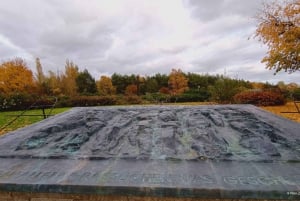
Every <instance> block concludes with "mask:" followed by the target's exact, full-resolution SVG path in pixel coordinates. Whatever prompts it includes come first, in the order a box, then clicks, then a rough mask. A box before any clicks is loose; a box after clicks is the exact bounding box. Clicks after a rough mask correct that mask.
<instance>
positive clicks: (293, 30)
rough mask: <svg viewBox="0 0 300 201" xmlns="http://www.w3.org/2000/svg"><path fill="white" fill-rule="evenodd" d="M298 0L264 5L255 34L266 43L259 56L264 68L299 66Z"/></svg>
mask: <svg viewBox="0 0 300 201" xmlns="http://www.w3.org/2000/svg"><path fill="white" fill-rule="evenodd" d="M299 13H300V0H292V1H287V2H286V3H285V4H281V3H280V2H276V1H274V2H270V3H268V4H264V7H263V10H262V12H260V13H259V14H258V15H257V16H256V19H257V21H258V25H257V29H256V34H255V37H257V38H258V39H259V40H260V41H262V42H263V43H264V44H266V45H267V46H268V48H269V49H268V52H267V55H266V56H265V57H264V58H263V59H262V62H263V63H266V67H267V69H270V70H272V69H273V70H275V74H276V73H277V72H279V71H281V70H283V71H285V72H289V73H292V72H295V71H298V70H299V69H300V14H299Z"/></svg>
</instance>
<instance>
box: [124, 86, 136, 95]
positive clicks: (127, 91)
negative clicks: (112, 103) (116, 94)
mask: <svg viewBox="0 0 300 201" xmlns="http://www.w3.org/2000/svg"><path fill="white" fill-rule="evenodd" d="M137 92H138V87H137V85H135V84H130V85H128V86H127V87H126V89H125V95H126V96H133V95H137Z"/></svg>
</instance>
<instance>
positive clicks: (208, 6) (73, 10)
mask: <svg viewBox="0 0 300 201" xmlns="http://www.w3.org/2000/svg"><path fill="white" fill-rule="evenodd" d="M261 3H262V0H253V1H240V0H210V1H206V0H183V1H180V0H163V1H161V0H152V1H147V0H143V1H142V0H126V1H123V0H101V1H99V0H90V1H88V2H87V1H81V0H49V1H39V0H26V1H18V0H2V1H0V45H1V48H0V58H1V59H7V58H9V57H10V58H12V57H15V56H22V57H24V58H25V59H26V60H27V61H28V63H29V64H30V66H31V68H32V69H33V70H34V68H35V66H34V59H35V57H40V58H41V62H42V64H43V67H44V69H45V71H48V70H54V71H56V70H63V68H64V63H65V60H66V59H67V58H68V59H71V60H73V61H74V62H75V63H76V64H78V65H79V67H80V68H81V69H84V68H87V69H88V70H89V71H90V72H91V73H92V74H93V75H94V77H95V78H96V79H98V78H99V76H100V75H101V74H112V73H114V72H119V73H127V74H131V73H140V74H147V75H151V74H154V73H158V72H159V73H168V72H170V69H171V68H182V70H183V71H190V72H200V73H207V72H208V73H224V71H225V69H226V72H227V74H228V75H231V76H238V77H240V78H243V79H253V80H255V81H269V82H277V81H278V80H283V81H285V82H291V81H296V82H299V81H298V80H299V76H298V75H297V74H293V75H288V74H286V73H280V74H279V75H277V76H273V74H272V71H268V70H266V69H264V65H263V64H261V63H260V60H261V59H262V57H263V56H264V55H265V53H266V47H265V46H262V45H261V44H259V43H258V42H257V41H255V40H253V39H250V40H248V38H249V37H251V35H252V34H253V33H254V31H255V21H254V20H253V19H252V17H253V16H254V15H255V13H256V12H257V11H258V9H259V7H260V6H261ZM266 79H267V80H266Z"/></svg>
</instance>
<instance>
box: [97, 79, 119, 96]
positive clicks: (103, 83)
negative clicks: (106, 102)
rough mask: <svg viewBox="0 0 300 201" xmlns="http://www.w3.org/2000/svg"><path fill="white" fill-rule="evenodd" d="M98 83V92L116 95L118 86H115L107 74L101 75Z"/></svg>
mask: <svg viewBox="0 0 300 201" xmlns="http://www.w3.org/2000/svg"><path fill="white" fill-rule="evenodd" d="M96 84H97V89H98V92H99V93H100V94H101V95H103V96H106V95H114V94H115V93H116V87H114V86H113V84H112V81H111V79H110V78H109V77H107V76H101V78H100V80H99V81H97V82H96Z"/></svg>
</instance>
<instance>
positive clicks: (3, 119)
mask: <svg viewBox="0 0 300 201" xmlns="http://www.w3.org/2000/svg"><path fill="white" fill-rule="evenodd" d="M69 109H70V108H55V109H53V110H52V113H51V114H53V115H54V114H58V113H61V112H65V111H67V110H69ZM21 112H22V111H13V112H0V135H1V134H3V133H6V132H8V131H12V130H16V129H18V128H21V127H24V126H27V125H30V124H33V123H35V122H38V121H41V120H43V119H44V117H42V116H24V117H19V118H18V119H17V120H16V121H15V122H13V123H12V124H10V125H9V126H7V127H6V128H5V129H2V128H3V127H4V126H5V125H7V124H8V123H9V122H10V121H12V120H13V119H15V118H16V117H15V116H9V115H19V114H21ZM45 113H46V114H48V113H49V109H46V110H45ZM24 114H25V115H33V114H34V115H36V114H38V115H43V113H42V110H41V109H38V110H29V111H27V112H25V113H24Z"/></svg>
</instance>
